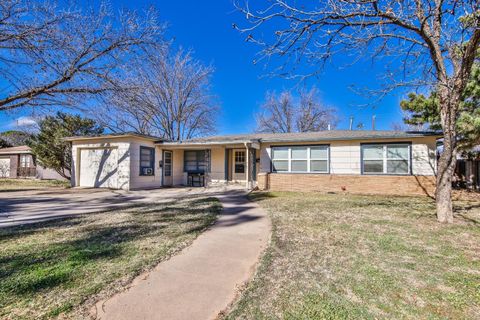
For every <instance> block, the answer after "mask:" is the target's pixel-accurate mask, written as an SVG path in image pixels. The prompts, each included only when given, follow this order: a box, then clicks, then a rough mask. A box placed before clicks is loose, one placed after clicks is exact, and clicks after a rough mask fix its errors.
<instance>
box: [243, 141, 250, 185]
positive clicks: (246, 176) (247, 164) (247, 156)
mask: <svg viewBox="0 0 480 320" xmlns="http://www.w3.org/2000/svg"><path fill="white" fill-rule="evenodd" d="M244 145H245V149H246V151H245V167H246V170H245V178H246V179H245V180H246V182H245V187H246V189H247V190H250V158H249V152H248V151H249V149H248V143H247V142H244Z"/></svg>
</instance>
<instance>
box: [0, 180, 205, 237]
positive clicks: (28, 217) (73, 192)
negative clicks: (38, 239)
mask: <svg viewBox="0 0 480 320" xmlns="http://www.w3.org/2000/svg"><path fill="white" fill-rule="evenodd" d="M205 192H211V190H208V189H204V188H170V189H155V190H141V191H129V192H127V191H123V190H108V189H77V188H74V189H55V188H51V189H42V190H29V191H3V192H0V228H1V227H7V226H15V225H21V224H26V223H35V222H41V221H46V220H51V219H58V218H66V217H71V216H73V215H78V214H83V213H93V212H99V211H104V210H109V209H113V208H116V207H122V206H128V205H133V204H135V203H142V202H162V201H170V200H172V199H175V198H177V197H183V196H190V195H194V194H198V193H205Z"/></svg>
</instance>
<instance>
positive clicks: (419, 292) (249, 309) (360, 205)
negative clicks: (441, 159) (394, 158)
mask: <svg viewBox="0 0 480 320" xmlns="http://www.w3.org/2000/svg"><path fill="white" fill-rule="evenodd" d="M252 200H254V201H258V202H259V203H260V204H261V206H263V207H265V208H266V209H267V210H268V211H269V213H270V216H271V219H272V223H273V236H272V243H271V246H270V248H269V249H268V250H267V252H266V255H265V257H264V259H263V261H262V264H261V266H260V268H259V271H258V274H257V276H256V277H255V279H254V280H253V281H252V283H251V284H250V285H249V287H248V288H247V290H246V292H245V293H244V295H243V297H242V298H241V299H240V301H239V302H238V303H237V304H236V305H235V306H234V309H233V311H232V312H231V313H230V315H229V316H228V318H229V319H358V318H363V319H378V318H383V319H392V318H396V319H399V318H402V319H404V318H407V319H427V318H428V319H468V318H470V319H475V318H477V319H478V318H480V199H479V200H477V201H468V202H457V203H456V207H457V213H458V216H457V219H456V223H455V224H453V225H442V224H439V223H437V222H436V220H435V214H434V213H435V206H434V203H433V201H432V200H431V199H427V198H416V197H403V198H402V197H385V196H358V195H340V194H338V195H333V194H316V193H310V194H305V193H302V194H299V193H256V194H253V195H252ZM460 214H461V217H460Z"/></svg>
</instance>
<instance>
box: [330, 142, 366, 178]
mask: <svg viewBox="0 0 480 320" xmlns="http://www.w3.org/2000/svg"><path fill="white" fill-rule="evenodd" d="M330 173H332V174H360V173H361V169H360V142H358V141H333V142H332V143H330Z"/></svg>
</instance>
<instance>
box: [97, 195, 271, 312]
mask: <svg viewBox="0 0 480 320" xmlns="http://www.w3.org/2000/svg"><path fill="white" fill-rule="evenodd" d="M215 196H216V197H218V198H219V199H220V200H221V202H222V204H223V207H224V210H223V212H222V214H221V215H220V216H219V218H218V220H217V222H216V223H215V224H214V225H213V226H212V227H211V228H210V229H209V230H207V231H206V232H204V233H203V234H201V235H200V236H199V237H198V238H197V239H196V240H195V241H194V242H193V244H192V245H191V246H190V247H188V248H186V249H185V250H183V251H182V252H181V253H179V254H178V255H176V256H174V257H172V258H171V259H170V260H168V261H165V262H162V263H160V264H159V265H158V266H157V267H156V268H155V269H154V270H153V271H151V272H150V273H149V274H148V275H143V276H140V277H138V278H137V279H136V280H135V281H134V282H133V284H132V286H131V287H130V288H129V289H127V290H126V291H124V292H122V293H120V294H117V295H115V296H114V297H112V298H110V299H108V300H106V301H100V302H98V303H97V305H96V306H95V308H94V310H92V315H93V316H94V317H96V318H97V319H114V320H121V319H168V320H176V319H186V320H187V319H188V320H202V319H214V318H216V317H217V315H218V314H219V313H220V312H221V311H223V310H224V309H225V308H227V307H228V305H229V304H230V303H231V302H232V301H233V300H234V299H235V297H236V294H237V292H238V288H239V287H241V286H242V285H243V284H244V283H245V282H246V281H247V280H248V279H249V278H250V277H251V275H252V274H253V272H254V270H255V267H256V264H257V262H258V259H259V258H260V255H261V253H262V251H263V250H264V249H265V247H266V245H267V243H268V239H269V237H270V220H269V218H268V217H267V215H266V213H265V212H264V211H263V210H262V209H261V208H260V207H258V205H257V204H255V203H252V202H249V201H248V200H247V199H246V197H245V193H244V192H242V191H226V192H224V193H220V194H218V195H215Z"/></svg>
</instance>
